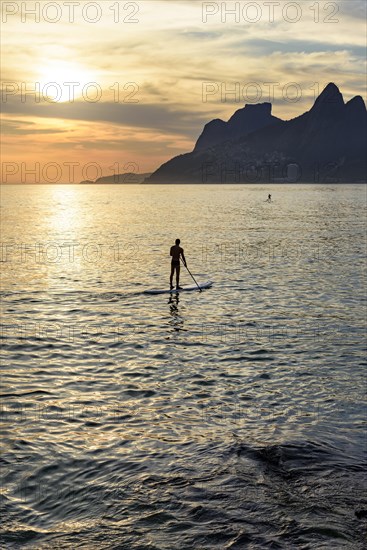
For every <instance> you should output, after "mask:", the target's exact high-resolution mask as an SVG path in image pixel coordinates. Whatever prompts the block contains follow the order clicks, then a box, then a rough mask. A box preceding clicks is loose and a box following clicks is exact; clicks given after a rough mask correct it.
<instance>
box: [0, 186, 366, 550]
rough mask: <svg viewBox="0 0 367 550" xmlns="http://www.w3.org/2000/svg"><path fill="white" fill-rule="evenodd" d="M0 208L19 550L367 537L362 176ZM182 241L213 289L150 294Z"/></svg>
mask: <svg viewBox="0 0 367 550" xmlns="http://www.w3.org/2000/svg"><path fill="white" fill-rule="evenodd" d="M268 193H271V194H272V197H273V201H272V202H271V203H268V202H266V198H267V195H268ZM1 213H2V237H1V240H2V257H1V260H2V263H1V267H2V333H1V334H2V344H3V345H2V356H3V360H2V384H1V386H2V391H3V399H2V409H1V417H2V418H1V420H2V433H3V453H2V456H1V466H2V467H1V474H2V484H1V487H2V494H1V505H2V514H1V516H2V524H3V525H2V538H1V547H2V548H10V549H13V548H33V549H46V548H47V549H75V548H80V549H85V550H94V549H103V550H104V549H109V550H110V549H127V550H130V549H131V550H143V549H144V550H145V549H146V550H148V549H149V550H156V549H162V550H175V549H182V550H193V549H195V550H196V549H213V548H215V549H236V550H237V549H243V548H248V549H262V548H272V549H283V548H284V549H297V548H299V549H309V550H314V549H317V550H319V549H339V548H340V549H342V548H343V549H344V548H345V549H353V550H355V549H362V548H365V546H364V544H365V540H366V534H367V497H366V476H365V468H366V450H367V449H366V408H365V391H366V370H365V368H366V355H365V352H366V339H365V328H366V327H365V313H366V293H365V286H364V277H365V268H366V254H365V253H366V240H365V238H366V231H365V220H366V187H365V186H363V185H329V184H323V185H293V186H292V185H273V186H271V185H259V184H256V185H227V186H209V185H208V186H205V185H204V186H172V187H171V186H168V185H166V186H159V185H158V186H147V185H126V186H122V185H120V186H117V185H116V186H113V185H101V186H93V185H91V186H88V185H65V186H62V185H56V186H51V185H50V186H33V185H29V186H22V187H21V186H3V187H2V208H1ZM177 237H179V238H180V239H181V244H182V246H183V247H184V249H185V254H186V258H187V262H188V266H189V268H190V270H191V272H192V273H193V274H194V275H195V277H196V278H197V280H200V281H206V280H208V279H210V280H212V281H213V282H214V285H213V287H212V289H209V290H205V291H203V292H202V293H199V292H190V293H189V292H188V293H180V294H179V295H177V296H173V297H170V296H169V295H167V294H166V295H158V296H150V295H146V294H144V290H147V289H149V288H165V287H166V286H167V285H168V277H169V268H170V258H169V248H170V246H171V245H172V244H173V242H174V240H175V238H177ZM181 279H182V284H190V283H191V279H190V276H189V274H188V273H187V272H186V271H185V270H183V271H182V272H181Z"/></svg>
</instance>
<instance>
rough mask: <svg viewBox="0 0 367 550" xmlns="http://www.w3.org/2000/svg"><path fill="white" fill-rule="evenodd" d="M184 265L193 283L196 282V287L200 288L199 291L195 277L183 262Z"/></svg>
mask: <svg viewBox="0 0 367 550" xmlns="http://www.w3.org/2000/svg"><path fill="white" fill-rule="evenodd" d="M184 266H185V267H186V269H187V271H188V272H189V273H190V275H191V277H192V278H193V281H194V283H195V284H196V286H197V287H198V289H199V290H200V292H202V290H201V288H200V287H199V285H198V284H197V281H196V279H195V277H194V276H193V274H192V273H191V271H190V270H189V268H188V267H187V265H186V264H184Z"/></svg>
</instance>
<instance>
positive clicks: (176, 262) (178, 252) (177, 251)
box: [169, 239, 186, 290]
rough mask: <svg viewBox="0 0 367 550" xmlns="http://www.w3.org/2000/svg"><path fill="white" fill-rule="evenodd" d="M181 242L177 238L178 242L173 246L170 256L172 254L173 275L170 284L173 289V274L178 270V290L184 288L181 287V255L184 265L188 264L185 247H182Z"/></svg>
mask: <svg viewBox="0 0 367 550" xmlns="http://www.w3.org/2000/svg"><path fill="white" fill-rule="evenodd" d="M180 242H181V241H180V239H176V241H175V243H176V244H174V245H173V246H171V250H170V256H172V261H171V275H170V279H169V284H170V289H171V290H172V289H173V284H172V281H173V275H174V273H175V271H176V288H177V290H179V289H180V288H182V287H180V257H181V258H182V261H183V263H184V266H186V260H185V256H184V250H183V248H181V247H180Z"/></svg>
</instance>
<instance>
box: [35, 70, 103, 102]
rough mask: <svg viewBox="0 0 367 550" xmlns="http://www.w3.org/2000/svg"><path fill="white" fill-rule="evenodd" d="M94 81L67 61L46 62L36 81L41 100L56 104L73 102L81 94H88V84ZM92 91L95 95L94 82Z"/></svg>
mask: <svg viewBox="0 0 367 550" xmlns="http://www.w3.org/2000/svg"><path fill="white" fill-rule="evenodd" d="M94 80H95V79H94V78H93V75H92V73H91V72H90V71H88V70H87V69H85V68H84V67H82V66H79V65H77V64H75V63H69V62H67V61H55V62H50V61H47V63H45V64H44V65H43V66H42V68H41V70H40V71H39V79H38V81H39V83H40V87H41V93H42V96H43V98H44V99H46V100H47V101H50V102H57V103H62V102H73V101H76V100H77V99H79V98H81V97H82V96H83V93H86V92H88V89H89V87H88V84H90V83H92V82H94ZM93 89H94V94H95V93H96V89H98V86H97V83H95V82H94V86H93ZM88 93H89V92H88ZM92 93H93V91H90V94H91V95H92Z"/></svg>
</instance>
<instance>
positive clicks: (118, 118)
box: [1, 0, 367, 183]
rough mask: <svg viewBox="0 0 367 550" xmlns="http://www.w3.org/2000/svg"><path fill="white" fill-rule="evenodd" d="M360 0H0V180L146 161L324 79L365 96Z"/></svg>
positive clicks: (147, 164) (70, 178) (71, 179)
mask: <svg viewBox="0 0 367 550" xmlns="http://www.w3.org/2000/svg"><path fill="white" fill-rule="evenodd" d="M366 6H367V3H366V2H365V0H340V1H335V2H330V1H324V0H320V1H313V0H311V1H310V0H298V1H297V2H290V1H288V0H277V1H272V0H269V1H266V0H265V1H260V0H257V1H255V2H249V1H244V2H222V1H220V2H201V1H198V0H166V1H162V0H143V1H136V2H125V1H109V0H102V1H99V2H90V1H88V0H79V1H74V2H71V1H70V2H68V1H66V0H65V1H63V0H61V1H56V2H51V1H48V0H47V1H39V2H30V1H27V2H21V1H18V2H7V1H4V0H3V1H2V2H1V10H2V13H1V31H2V32H1V69H2V70H1V73H2V78H1V91H2V97H1V111H2V115H1V123H2V124H1V126H2V158H1V163H2V171H1V175H2V178H1V181H2V183H77V182H79V181H80V180H84V179H91V180H95V179H96V178H97V177H99V176H102V175H103V176H107V175H113V174H114V173H118V172H120V173H121V172H126V171H132V172H140V173H142V172H151V171H154V170H155V169H157V168H158V167H159V166H160V165H161V164H162V163H163V162H166V161H167V160H169V159H170V158H172V157H173V156H175V155H178V154H181V153H185V152H188V151H191V150H192V149H193V147H194V144H195V141H196V139H197V138H198V136H199V135H200V133H201V131H202V128H203V126H204V125H205V124H206V123H207V122H209V121H210V120H212V119H213V118H221V119H223V120H228V118H229V117H230V116H231V115H232V114H233V113H234V111H236V110H237V109H239V108H242V107H243V106H244V105H245V104H246V103H261V102H264V101H270V102H271V103H272V104H273V111H272V113H273V115H274V116H277V117H280V118H283V119H287V120H288V119H290V118H293V117H295V116H298V115H299V114H302V113H303V112H305V111H307V110H309V109H310V108H311V107H312V104H313V102H314V100H315V98H316V97H317V95H318V94H319V93H320V92H321V91H322V89H323V88H324V87H325V86H326V85H327V84H328V83H329V82H335V84H337V86H338V87H339V88H340V90H341V92H342V94H343V96H344V100H345V101H348V100H349V99H351V98H352V97H354V96H355V95H361V96H362V97H363V98H364V99H366V30H367V29H366Z"/></svg>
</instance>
